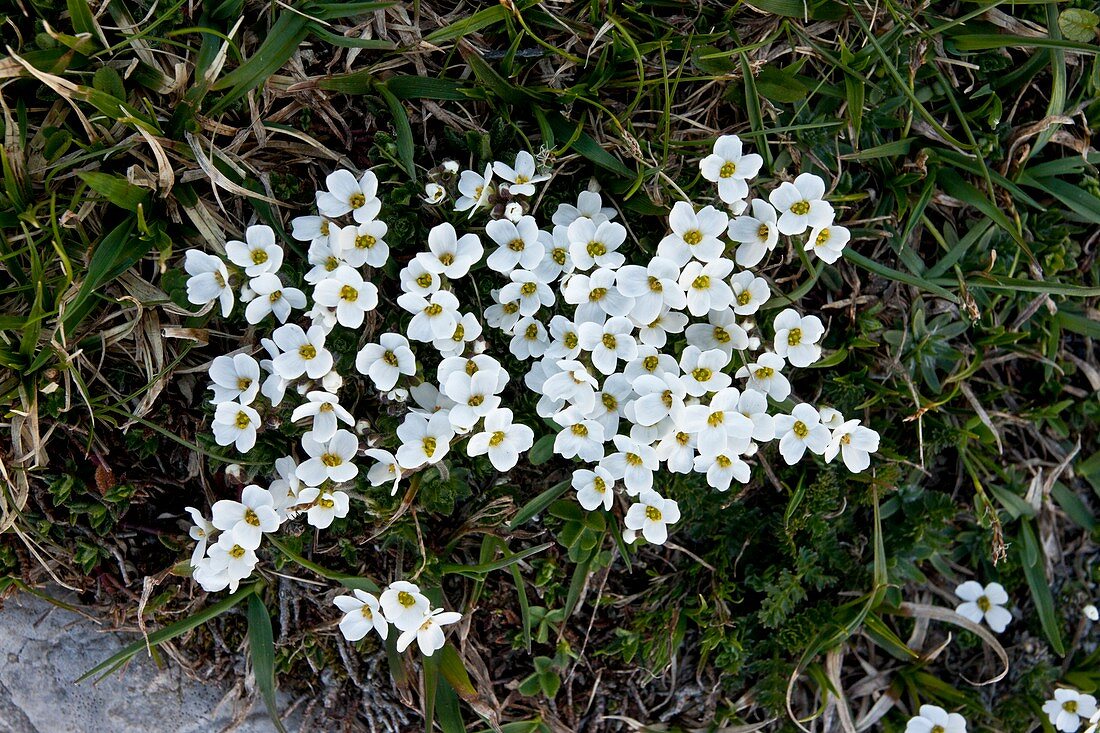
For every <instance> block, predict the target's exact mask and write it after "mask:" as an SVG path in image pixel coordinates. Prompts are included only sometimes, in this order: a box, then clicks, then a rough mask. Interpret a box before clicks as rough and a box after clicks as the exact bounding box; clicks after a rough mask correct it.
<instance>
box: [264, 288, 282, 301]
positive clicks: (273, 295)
mask: <svg viewBox="0 0 1100 733" xmlns="http://www.w3.org/2000/svg"><path fill="white" fill-rule="evenodd" d="M282 297H283V291H282V290H276V291H274V292H272V293H271V295H269V296H267V299H268V301H269V302H271V303H278V302H279V299H280V298H282Z"/></svg>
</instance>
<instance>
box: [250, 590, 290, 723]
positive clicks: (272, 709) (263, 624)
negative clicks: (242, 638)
mask: <svg viewBox="0 0 1100 733" xmlns="http://www.w3.org/2000/svg"><path fill="white" fill-rule="evenodd" d="M248 650H249V653H250V654H251V656H252V674H253V675H254V676H255V678H256V686H257V687H258V688H259V689H260V696H261V697H263V699H264V705H265V706H266V707H267V714H268V715H269V716H270V717H271V722H272V724H273V725H274V726H275V728H276V729H277V730H278V731H279V733H286V728H284V727H283V721H282V719H281V718H280V717H279V705H278V701H277V700H276V697H275V637H274V635H273V634H272V632H271V614H270V613H268V611H267V606H265V605H264V602H263V601H262V600H261V599H260V597H259V596H258V595H257V594H255V593H253V594H252V595H250V596H249V597H248Z"/></svg>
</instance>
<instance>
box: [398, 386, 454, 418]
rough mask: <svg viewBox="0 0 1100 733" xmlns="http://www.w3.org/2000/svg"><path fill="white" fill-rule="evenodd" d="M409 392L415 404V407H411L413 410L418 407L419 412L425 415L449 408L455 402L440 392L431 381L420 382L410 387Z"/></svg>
mask: <svg viewBox="0 0 1100 733" xmlns="http://www.w3.org/2000/svg"><path fill="white" fill-rule="evenodd" d="M409 394H410V395H411V396H412V398H413V402H415V403H416V404H417V407H414V408H412V409H413V411H414V412H415V411H417V409H418V408H419V412H420V414H422V415H424V416H425V417H427V416H430V415H433V414H435V413H437V412H444V411H446V410H449V409H451V408H452V407H454V404H455V402H454V400H452V399H451V398H449V397H447V396H446V395H444V394H443V393H442V392H440V391H439V389H438V388H437V387H436V386H435V385H434V384H432V383H431V382H421V383H420V384H418V385H416V386H414V387H411V388H410V389H409Z"/></svg>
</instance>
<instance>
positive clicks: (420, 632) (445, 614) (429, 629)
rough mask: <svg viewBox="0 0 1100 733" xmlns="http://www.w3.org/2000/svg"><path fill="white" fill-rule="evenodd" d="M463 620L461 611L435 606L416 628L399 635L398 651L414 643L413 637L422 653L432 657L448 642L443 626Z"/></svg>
mask: <svg viewBox="0 0 1100 733" xmlns="http://www.w3.org/2000/svg"><path fill="white" fill-rule="evenodd" d="M461 620H462V614H461V613H456V612H454V611H444V610H443V609H442V608H434V609H432V610H431V612H429V613H427V614H425V615H424V617H423V618H422V619H420V623H419V625H418V626H416V628H412V629H409V630H407V631H404V632H402V633H401V636H399V637H397V651H398V652H403V651H405V650H406V649H408V648H409V645H410V644H412V643H413V639H416V645H417V646H419V647H420V653H421V654H423V655H424V656H425V657H430V656H432V655H433V654H435V653H436V652H437V651H439V650H440V649H442V648H443V645H444V644H446V643H447V641H446V639H445V637H444V636H443V627H444V626H448V625H450V624H454V623H458V622H459V621H461Z"/></svg>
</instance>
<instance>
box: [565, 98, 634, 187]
mask: <svg viewBox="0 0 1100 733" xmlns="http://www.w3.org/2000/svg"><path fill="white" fill-rule="evenodd" d="M546 120H547V122H549V123H550V128H551V129H552V130H553V131H554V134H555V135H556V136H557V137H558V138H559V139H561V140H573V143H572V144H571V145H569V146H568V147H570V148H572V149H573V150H576V151H577V152H578V153H580V154H581V155H583V156H584V157H586V158H588V159H589V160H590V161H592V162H593V163H595V164H596V165H598V166H600V167H601V168H606V169H607V170H609V171H611V172H612V173H616V174H618V175H620V176H623V177H624V178H635V177H636V176H637V174H636V173H635V172H634V171H632V170H630V169H629V168H627V167H626V166H625V165H623V163H622V161H621V160H619V159H618V158H616V157H615V156H614V155H612V154H611V153H609V152H607V151H606V150H604V149H603V148H602V147H600V144H599V143H598V142H596V141H595V140H594V139H593V138H592V136H591V135H589V134H588V133H586V132H581V133H580V134H579V135H576V136H574V132H575V129H574V127H573V123H571V122H569V121H568V120H567V119H565V118H564V117H562V116H561V114H560V113H558V112H556V111H551V112H548V113H547V115H546ZM563 152H564V151H563Z"/></svg>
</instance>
